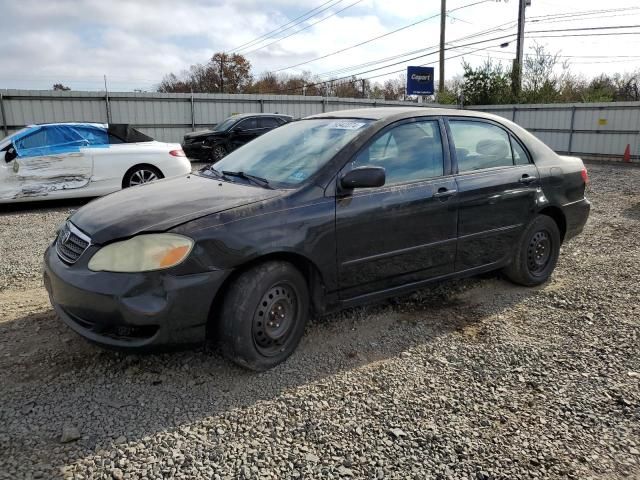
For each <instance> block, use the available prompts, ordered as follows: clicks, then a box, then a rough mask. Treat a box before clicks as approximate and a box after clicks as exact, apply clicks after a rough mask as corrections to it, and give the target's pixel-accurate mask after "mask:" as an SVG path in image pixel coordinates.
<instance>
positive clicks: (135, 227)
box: [73, 175, 280, 244]
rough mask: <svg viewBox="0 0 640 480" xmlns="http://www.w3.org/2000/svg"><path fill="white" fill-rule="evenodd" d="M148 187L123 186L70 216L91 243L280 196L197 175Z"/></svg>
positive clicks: (103, 241) (160, 182)
mask: <svg viewBox="0 0 640 480" xmlns="http://www.w3.org/2000/svg"><path fill="white" fill-rule="evenodd" d="M149 186H150V187H152V188H146V189H145V190H144V191H141V190H140V189H139V188H137V187H134V188H128V189H125V190H123V191H122V192H117V193H122V194H123V195H114V194H111V195H107V196H104V197H101V198H98V199H96V200H93V201H92V202H91V203H90V207H88V208H82V209H80V210H78V212H77V213H76V214H75V215H74V217H73V221H74V223H75V224H77V225H81V226H82V227H81V230H82V231H83V232H84V233H85V234H87V235H88V236H89V237H91V239H92V241H93V243H97V244H104V243H108V242H109V241H111V240H113V239H121V238H126V237H130V236H132V235H136V234H138V233H141V232H145V231H146V232H153V231H155V232H159V231H165V230H167V229H169V228H171V227H173V226H175V225H178V224H180V223H184V222H188V221H189V220H193V219H196V218H198V217H202V216H206V215H210V214H212V213H216V212H221V211H224V210H228V209H232V208H236V207H238V206H245V207H246V206H248V205H251V204H253V203H255V202H259V201H261V200H265V199H267V198H272V197H276V196H278V195H280V192H278V191H277V190H265V189H262V188H254V187H250V186H247V185H242V184H237V183H229V182H216V181H212V180H211V179H208V178H203V177H200V176H198V175H188V176H185V177H178V178H172V179H166V180H160V181H158V182H155V183H154V184H150V185H149ZM178 199H179V200H178ZM123 212H126V215H123Z"/></svg>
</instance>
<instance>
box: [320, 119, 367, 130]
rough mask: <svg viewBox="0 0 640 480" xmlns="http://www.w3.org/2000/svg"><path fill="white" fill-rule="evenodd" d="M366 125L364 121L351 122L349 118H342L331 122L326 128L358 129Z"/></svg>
mask: <svg viewBox="0 0 640 480" xmlns="http://www.w3.org/2000/svg"><path fill="white" fill-rule="evenodd" d="M365 125H366V123H365V122H352V121H349V120H343V121H339V122H331V123H330V124H328V125H327V128H333V129H336V130H358V129H359V128H362V127H364V126H365Z"/></svg>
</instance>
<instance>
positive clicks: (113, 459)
mask: <svg viewBox="0 0 640 480" xmlns="http://www.w3.org/2000/svg"><path fill="white" fill-rule="evenodd" d="M590 174H591V178H592V184H591V187H590V193H589V197H590V198H591V200H592V201H593V210H592V216H591V218H590V221H589V224H588V226H587V228H586V229H585V232H584V234H583V235H582V236H580V237H578V238H577V239H575V240H573V241H571V242H569V243H568V244H566V245H565V246H564V247H563V251H562V255H561V260H560V263H559V265H558V268H557V270H556V273H555V274H554V276H553V279H552V281H551V282H549V283H548V284H547V285H544V286H543V287H539V288H535V289H526V288H521V287H515V286H513V285H511V284H509V283H507V282H506V281H503V280H501V279H500V278H497V277H492V276H485V277H483V278H473V279H467V280H463V281H457V282H450V283H446V284H441V285H438V286H435V287H433V288H430V289H425V290H422V291H420V292H418V293H415V294H413V295H411V296H408V297H403V298H398V299H394V300H393V301H391V302H387V303H385V304H382V305H377V306H371V307H367V308H360V309H352V310H347V311H344V312H341V313H340V314H336V315H333V316H329V317H326V318H322V319H320V320H316V321H314V322H312V323H311V324H310V325H309V327H308V330H307V332H306V335H305V338H304V339H303V342H302V344H301V345H300V348H299V349H298V351H297V352H296V353H295V354H294V355H293V357H292V358H291V359H290V360H289V361H287V362H286V363H284V364H283V365H281V366H279V367H277V368H275V369H274V370H271V371H269V372H265V373H261V374H256V373H251V372H247V371H244V370H241V369H239V368H236V367H235V366H233V365H231V364H230V363H228V362H227V361H225V360H223V359H222V358H220V356H219V355H218V354H217V353H216V352H212V351H208V350H205V349H199V350H196V351H191V352H174V353H165V354H161V355H147V356H135V355H123V354H118V353H114V352H109V351H104V350H101V349H100V348H98V347H95V346H92V345H90V344H88V343H87V342H85V341H84V340H83V339H81V338H79V337H78V336H76V335H75V334H73V333H72V332H71V331H70V330H69V329H67V328H66V327H64V326H63V325H62V324H61V322H60V321H58V320H57V319H56V318H55V316H54V315H53V313H52V311H51V309H50V307H49V305H48V303H47V298H46V294H45V292H44V289H43V288H42V286H41V283H40V280H39V277H40V257H41V254H42V251H43V250H44V248H45V245H46V243H47V242H48V241H49V239H51V238H52V236H53V232H54V228H55V226H56V225H57V224H58V223H59V222H61V221H62V220H64V218H65V217H66V216H67V215H68V213H69V211H70V210H72V209H73V208H77V204H73V203H68V204H57V205H53V206H50V205H46V206H45V205H39V206H33V205H32V206H25V207H15V208H13V209H12V210H10V211H8V212H6V213H4V214H0V249H1V250H0V254H1V257H0V258H1V259H2V260H1V262H0V305H1V306H2V307H1V311H2V313H3V314H2V316H1V318H0V478H2V479H5V478H6V479H14V478H101V479H125V478H130V479H134V478H154V479H156V478H196V477H197V478H207V479H210V478H214V479H218V478H229V479H235V478H247V479H248V478H261V479H262V478H264V479H267V478H271V479H279V478H349V477H352V478H402V479H407V478H416V479H431V478H433V479H449V478H451V479H458V478H460V479H473V480H488V479H494V478H495V479H525V478H526V479H530V478H541V479H542V478H544V479H547V478H572V479H585V478H586V479H588V478H594V479H595V478H598V479H601V478H640V349H639V348H638V342H639V339H640V338H639V337H640V301H639V300H640V294H639V293H638V292H639V289H640V273H639V272H640V248H639V247H640V239H639V237H640V235H639V233H640V225H639V224H640V192H639V191H638V187H637V186H638V184H640V169H633V168H624V167H620V166H591V167H590ZM45 207H46V208H45Z"/></svg>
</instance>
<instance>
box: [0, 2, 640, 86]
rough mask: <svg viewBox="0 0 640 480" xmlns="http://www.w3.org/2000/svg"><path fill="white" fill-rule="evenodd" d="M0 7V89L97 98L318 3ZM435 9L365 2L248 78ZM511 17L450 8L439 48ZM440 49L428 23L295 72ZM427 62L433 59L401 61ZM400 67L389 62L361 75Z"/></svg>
mask: <svg viewBox="0 0 640 480" xmlns="http://www.w3.org/2000/svg"><path fill="white" fill-rule="evenodd" d="M5 3H7V5H3V39H4V42H3V46H2V48H1V49H0V65H2V68H0V88H3V87H10V88H50V86H51V85H52V84H53V83H55V82H58V81H60V82H63V83H68V84H70V85H71V86H72V87H73V88H87V89H99V88H101V86H102V75H103V74H105V73H106V74H107V75H108V77H109V80H110V83H112V89H116V90H125V89H132V88H146V89H149V88H152V86H153V85H154V84H155V83H157V82H159V81H160V79H161V78H162V76H163V75H164V74H165V73H168V72H170V71H173V72H180V71H181V70H183V69H185V68H187V67H188V66H189V65H190V64H193V63H196V62H198V63H203V62H205V61H206V60H207V59H208V58H209V57H210V56H211V55H212V54H213V53H214V52H216V51H220V50H225V49H230V48H232V47H235V46H238V45H241V44H243V43H245V42H247V41H250V40H252V39H254V38H256V37H258V36H260V35H262V34H264V33H266V32H269V31H271V30H273V29H275V28H277V27H278V26H280V25H282V24H284V23H287V22H288V21H289V20H290V19H292V18H294V17H296V16H298V15H301V14H302V13H304V12H305V11H307V10H310V9H311V8H313V7H315V6H318V5H320V4H321V3H323V2H322V1H321V0H316V1H315V2H314V3H312V4H310V5H308V4H307V5H304V6H302V5H301V3H302V2H299V1H297V0H272V1H269V2H263V1H260V2H259V1H255V0H233V1H232V0H209V1H207V0H182V1H175V0H137V1H136V0H109V1H105V0H51V1H48V2H43V1H41V0H38V1H36V0H22V1H21V2H5ZM350 3H353V0H344V1H343V2H341V3H340V4H337V5H336V7H334V8H333V9H332V10H330V11H335V10H338V9H339V8H343V7H344V6H346V5H349V4H350ZM469 3H473V0H450V1H449V2H448V8H449V9H454V8H457V7H459V6H462V5H466V4H469ZM636 3H637V2H636V0H611V1H610V2H609V3H608V4H607V5H606V6H603V5H602V3H601V2H597V1H595V0H563V2H558V3H555V2H554V3H549V1H548V0H547V1H543V0H533V6H532V7H530V8H529V9H528V10H527V15H528V17H529V18H532V19H533V18H534V17H535V16H540V15H548V14H551V13H558V12H576V11H584V10H592V9H601V8H621V7H632V6H636V5H635V4H636ZM439 8H440V2H439V1H438V0H428V1H424V0H402V1H391V0H366V1H363V2H361V3H359V4H357V5H355V6H354V7H352V8H349V9H347V10H345V11H344V12H342V13H340V14H339V15H336V16H333V17H330V18H328V19H327V20H326V21H322V22H320V23H318V24H317V25H315V26H313V27H311V28H309V29H307V30H304V31H302V32H300V33H298V34H295V35H293V36H291V37H290V38H287V39H284V40H282V41H280V42H277V43H275V44H273V45H271V46H269V47H267V48H264V49H261V50H258V51H256V52H254V53H251V54H249V59H250V60H251V62H252V64H253V66H254V71H255V73H256V74H259V73H261V72H263V71H267V70H274V69H278V68H282V67H286V66H289V65H293V64H296V63H300V62H304V61H307V60H310V59H313V58H316V57H319V56H323V55H325V54H327V53H331V52H333V51H336V50H339V49H342V48H345V47H348V46H350V45H353V44H356V43H359V42H362V41H364V40H366V39H368V38H371V37H374V36H377V35H381V34H384V33H386V32H389V31H391V30H394V29H396V28H399V27H401V26H403V25H407V24H409V23H413V22H415V21H418V20H420V19H421V18H425V17H427V16H430V15H432V14H434V13H437V12H438V11H439ZM516 10H517V2H516V1H515V0H513V1H510V2H508V3H506V2H487V3H484V4H482V5H478V6H474V7H470V8H465V9H461V10H458V11H456V12H455V13H454V14H453V16H454V17H455V19H449V20H448V22H447V39H448V40H449V41H451V40H454V39H456V38H460V37H463V36H466V35H470V34H473V33H475V32H478V31H480V30H484V29H486V28H488V27H491V26H494V25H498V24H501V23H505V22H509V21H512V20H515V17H516ZM328 13H329V11H327V12H326V13H325V14H322V15H320V16H319V17H317V18H314V19H312V20H310V22H314V21H317V20H318V19H319V18H322V17H323V16H324V15H327V14H328ZM632 14H633V15H632ZM639 14H640V10H638V11H634V12H628V13H627V14H626V15H625V16H618V17H611V18H597V17H594V18H593V19H591V20H583V21H580V22H575V21H574V22H566V23H552V24H542V23H530V24H529V25H528V29H529V30H533V29H561V28H563V27H576V26H585V25H598V26H601V25H615V24H621V23H622V24H625V23H638V20H640V15H639ZM307 24H308V23H305V24H303V25H307ZM296 28H298V27H296ZM294 30H295V29H292V30H290V31H288V32H287V33H292V32H293V31H294ZM270 41H271V40H270ZM539 41H540V42H542V43H546V44H548V45H549V48H550V49H551V50H552V51H557V50H561V51H562V53H563V54H565V55H583V56H584V55H591V56H595V55H603V56H604V55H610V54H611V52H615V54H616V55H637V54H638V53H637V51H638V42H639V41H640V36H625V37H617V36H611V37H592V38H588V37H581V38H570V37H566V38H560V39H540V40H539ZM438 42H439V19H438V18H435V19H433V20H430V21H427V22H423V23H420V24H419V25H416V26H414V27H411V28H408V29H406V30H404V31H402V32H399V33H397V34H393V35H389V36H387V37H385V38H382V39H380V40H377V41H374V42H370V43H368V44H366V45H363V46H361V47H358V48H354V49H350V50H348V51H345V52H344V53H341V54H338V55H333V56H330V57H328V58H326V59H322V60H318V61H314V62H312V63H309V64H306V65H304V66H300V67H297V68H295V69H294V71H301V70H308V71H311V72H312V73H322V72H326V71H330V70H335V69H341V68H345V67H349V66H353V65H358V64H362V63H365V62H371V61H375V60H378V59H380V58H383V57H390V56H394V55H397V54H399V53H402V52H406V51H411V50H416V49H420V48H425V47H429V46H433V45H437V44H438ZM265 43H268V42H265ZM499 43H500V41H497V40H496V41H495V44H494V43H487V44H484V45H478V47H482V46H488V47H491V48H490V49H491V50H498V53H490V55H492V56H494V57H496V58H505V59H506V58H507V57H509V58H510V56H511V55H512V52H513V49H514V44H513V43H512V44H511V45H510V46H509V48H507V49H504V50H501V49H500V48H499V47H498V46H497V44H499ZM531 43H532V40H528V42H527V45H531ZM478 47H476V48H478ZM249 50H250V49H247V50H245V52H246V51H249ZM462 51H464V49H463V50H451V51H449V52H448V54H447V56H453V55H457V54H459V53H460V52H462ZM476 55H478V56H476ZM476 55H466V56H465V58H466V59H467V60H469V61H471V62H472V63H478V62H481V61H482V60H483V55H487V53H486V52H485V53H478V54H476ZM436 59H437V56H435V55H434V56H430V57H425V58H423V59H417V60H414V61H412V62H411V63H412V64H419V63H425V62H429V61H433V60H436ZM602 60H605V59H604V58H603V59H602ZM585 61H592V62H595V61H598V60H597V59H591V60H590V59H584V58H583V59H574V62H575V64H574V67H573V69H574V70H576V71H579V72H583V73H585V74H587V75H594V74H597V73H599V72H600V71H607V72H611V71H620V70H631V69H633V68H634V67H636V66H637V65H639V64H640V62H636V63H634V62H633V59H631V60H625V61H622V60H621V62H620V63H613V64H612V63H608V64H601V63H591V64H585V63H579V62H585ZM390 63H393V62H390ZM459 65H460V59H454V60H451V61H449V62H447V76H448V77H450V76H451V75H454V74H457V73H460V66H459ZM403 67H404V65H398V66H396V67H390V68H389V69H386V70H380V71H376V72H372V73H370V74H368V75H375V74H376V73H382V72H385V71H392V70H396V69H401V68H403ZM370 68H375V66H372V67H370ZM364 70H366V69H364ZM358 71H362V69H361V70H358ZM358 71H356V73H357V72H358Z"/></svg>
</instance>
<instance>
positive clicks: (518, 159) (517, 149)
mask: <svg viewBox="0 0 640 480" xmlns="http://www.w3.org/2000/svg"><path fill="white" fill-rule="evenodd" d="M509 138H510V140H511V148H512V149H513V163H515V164H516V165H529V157H528V156H527V152H525V151H524V148H522V146H521V145H520V144H519V143H518V142H517V141H516V139H515V138H513V137H509Z"/></svg>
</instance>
